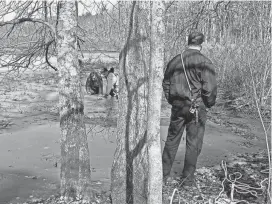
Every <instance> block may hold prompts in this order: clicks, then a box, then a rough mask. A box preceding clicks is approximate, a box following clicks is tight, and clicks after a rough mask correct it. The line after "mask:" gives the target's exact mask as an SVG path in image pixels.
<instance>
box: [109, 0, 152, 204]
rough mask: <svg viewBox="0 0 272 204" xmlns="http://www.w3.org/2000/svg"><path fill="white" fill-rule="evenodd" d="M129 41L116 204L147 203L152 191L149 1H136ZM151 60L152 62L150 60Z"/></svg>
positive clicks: (123, 59) (124, 55)
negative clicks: (149, 120) (148, 123)
mask: <svg viewBox="0 0 272 204" xmlns="http://www.w3.org/2000/svg"><path fill="white" fill-rule="evenodd" d="M130 4H132V9H131V15H130V23H129V31H128V38H127V41H126V44H125V46H124V48H123V50H122V51H121V53H120V61H119V68H120V79H119V83H120V95H119V96H120V97H119V104H118V105H119V117H118V122H117V129H118V131H117V149H116V151H115V155H114V161H113V166H112V173H111V179H112V180H111V193H112V195H111V196H112V203H113V204H133V203H134V204H138V203H141V204H145V203H147V196H148V195H147V191H148V183H147V178H148V171H147V169H148V160H147V159H148V157H147V134H146V124H147V119H146V117H147V114H146V108H147V91H146V90H147V77H146V76H147V71H148V70H147V66H148V62H149V61H148V60H149V50H150V43H149V40H148V38H147V34H146V33H148V32H149V31H147V29H148V28H149V26H150V25H148V22H149V20H150V19H146V18H147V17H148V16H149V13H148V12H149V9H146V5H148V4H149V2H143V1H142V2H139V1H133V2H130ZM146 59H148V60H146Z"/></svg>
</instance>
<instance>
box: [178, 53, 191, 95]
mask: <svg viewBox="0 0 272 204" xmlns="http://www.w3.org/2000/svg"><path fill="white" fill-rule="evenodd" d="M180 58H181V62H182V66H183V70H184V74H185V78H186V81H187V84H188V86H189V90H190V93H191V96H193V93H192V88H191V85H190V83H189V79H188V76H187V72H186V69H185V66H184V62H183V56H182V53H181V54H180Z"/></svg>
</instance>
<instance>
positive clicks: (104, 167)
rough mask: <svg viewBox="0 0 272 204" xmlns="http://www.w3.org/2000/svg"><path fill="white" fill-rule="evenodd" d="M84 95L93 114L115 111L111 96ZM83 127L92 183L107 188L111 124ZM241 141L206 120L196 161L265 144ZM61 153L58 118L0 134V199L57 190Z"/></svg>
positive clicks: (178, 165)
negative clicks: (88, 151)
mask: <svg viewBox="0 0 272 204" xmlns="http://www.w3.org/2000/svg"><path fill="white" fill-rule="evenodd" d="M85 99H86V101H87V102H86V107H85V111H86V114H87V115H89V116H92V117H94V118H95V119H97V118H99V117H105V115H109V114H116V112H115V111H114V110H113V109H112V108H111V107H112V106H114V107H115V108H116V102H114V100H111V99H108V100H106V99H102V100H98V99H97V97H93V96H92V97H91V96H88V97H86V98H85ZM90 121H94V119H93V120H92V119H91V120H90ZM165 121H166V122H165ZM168 123H169V122H167V119H166V120H164V122H162V126H161V139H162V147H163V145H164V140H165V138H166V135H167V129H168ZM111 126H114V124H112V125H111ZM86 127H87V131H89V130H90V128H91V129H92V131H91V132H89V134H88V143H89V148H90V154H91V167H92V180H93V181H94V184H95V185H96V186H98V187H100V186H101V188H102V189H105V190H107V189H109V185H110V169H111V164H112V160H113V155H114V151H115V147H116V141H115V130H114V128H113V127H106V126H105V125H104V126H103V125H97V124H94V123H91V122H87V124H86ZM245 141H246V140H245V139H243V138H240V137H237V136H234V135H233V134H232V133H231V132H230V131H229V130H227V129H225V128H224V127H221V126H219V125H216V124H214V123H212V122H208V124H207V126H206V134H205V139H204V145H203V151H202V154H201V156H200V158H199V162H198V167H202V166H213V165H218V164H220V162H221V160H223V159H224V160H227V159H228V157H229V155H230V154H231V153H235V152H254V151H257V150H258V149H264V148H265V144H264V141H262V140H256V141H255V145H253V146H252V147H251V148H244V147H243V146H241V144H243V142H245ZM184 149H185V140H182V142H181V145H180V147H179V150H178V155H177V158H176V160H175V163H174V167H173V171H172V174H173V175H179V174H180V172H181V170H182V166H183V157H184ZM59 155H60V148H59V124H58V123H56V122H48V123H47V124H44V125H40V126H37V125H36V126H29V127H28V128H26V129H23V130H17V131H16V132H10V133H5V134H1V135H0V161H1V162H0V204H7V203H23V201H25V200H26V199H27V198H29V196H34V197H36V196H37V197H44V198H46V197H48V196H49V195H51V194H52V193H56V192H57V190H58V188H59V174H60V165H59Z"/></svg>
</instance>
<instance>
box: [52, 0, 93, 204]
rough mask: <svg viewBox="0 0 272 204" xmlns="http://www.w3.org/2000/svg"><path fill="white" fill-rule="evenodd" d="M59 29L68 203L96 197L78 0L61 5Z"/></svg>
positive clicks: (63, 177) (64, 192)
mask: <svg viewBox="0 0 272 204" xmlns="http://www.w3.org/2000/svg"><path fill="white" fill-rule="evenodd" d="M60 3H61V4H60V11H59V23H58V27H57V61H58V69H59V78H60V81H59V108H60V129H61V174H60V178H61V195H62V196H63V197H64V199H65V200H66V201H69V200H75V199H83V200H90V198H91V197H92V194H91V191H90V188H89V184H90V158H89V149H88V143H87V135H86V129H85V123H84V111H83V110H84V105H83V94H82V88H81V87H82V86H81V81H80V68H79V62H78V47H77V45H78V44H77V39H76V26H77V21H76V19H77V17H76V6H75V1H63V2H60Z"/></svg>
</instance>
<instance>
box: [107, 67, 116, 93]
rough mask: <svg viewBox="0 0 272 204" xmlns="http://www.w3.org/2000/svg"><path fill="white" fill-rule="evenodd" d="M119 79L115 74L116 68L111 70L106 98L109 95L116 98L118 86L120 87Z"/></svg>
mask: <svg viewBox="0 0 272 204" xmlns="http://www.w3.org/2000/svg"><path fill="white" fill-rule="evenodd" d="M117 81H118V78H117V76H116V75H115V74H114V68H113V67H112V68H110V70H109V73H108V76H107V89H106V95H105V97H108V96H109V95H111V96H112V97H114V96H116V93H115V92H116V91H115V89H116V85H118V84H117V83H118V82H117Z"/></svg>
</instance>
